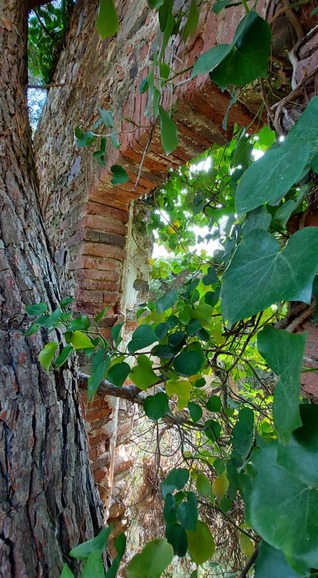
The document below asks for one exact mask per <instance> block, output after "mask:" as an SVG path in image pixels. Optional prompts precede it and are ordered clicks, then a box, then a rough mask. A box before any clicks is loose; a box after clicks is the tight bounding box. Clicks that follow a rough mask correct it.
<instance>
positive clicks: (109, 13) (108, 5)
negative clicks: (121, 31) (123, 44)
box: [96, 0, 118, 39]
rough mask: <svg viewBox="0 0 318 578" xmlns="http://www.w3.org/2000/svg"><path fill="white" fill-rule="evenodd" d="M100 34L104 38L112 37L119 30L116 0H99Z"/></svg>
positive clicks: (97, 26) (98, 30) (97, 25)
mask: <svg viewBox="0 0 318 578" xmlns="http://www.w3.org/2000/svg"><path fill="white" fill-rule="evenodd" d="M96 28H97V32H98V34H99V35H100V36H101V37H102V38H103V39H105V38H110V37H111V36H114V34H117V32H118V16H117V12H116V8H115V5H114V0H99V12H98V17H97V22H96Z"/></svg>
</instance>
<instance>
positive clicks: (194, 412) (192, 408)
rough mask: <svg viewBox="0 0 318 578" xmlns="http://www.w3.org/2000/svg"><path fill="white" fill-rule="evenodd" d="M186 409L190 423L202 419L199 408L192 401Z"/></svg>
mask: <svg viewBox="0 0 318 578" xmlns="http://www.w3.org/2000/svg"><path fill="white" fill-rule="evenodd" d="M188 408H189V412H190V416H191V419H192V421H193V422H194V423H197V421H199V420H200V419H201V417H202V409H201V407H200V406H199V405H198V404H197V403H194V401H189V403H188Z"/></svg>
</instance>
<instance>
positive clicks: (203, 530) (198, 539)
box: [187, 521, 215, 565]
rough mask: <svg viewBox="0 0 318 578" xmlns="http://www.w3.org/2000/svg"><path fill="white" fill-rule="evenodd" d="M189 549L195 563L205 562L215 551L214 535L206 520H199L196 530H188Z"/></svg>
mask: <svg viewBox="0 0 318 578" xmlns="http://www.w3.org/2000/svg"><path fill="white" fill-rule="evenodd" d="M187 536H188V549H189V552H190V555H191V558H192V560H193V562H194V563H195V564H198V565H199V564H203V563H204V562H206V561H207V560H209V559H210V558H212V556H213V554H214V551H215V544H214V540H213V536H212V534H211V532H210V530H209V528H208V526H207V525H206V523H205V522H200V521H199V522H198V523H197V529H196V531H195V532H190V531H189V530H188V531H187Z"/></svg>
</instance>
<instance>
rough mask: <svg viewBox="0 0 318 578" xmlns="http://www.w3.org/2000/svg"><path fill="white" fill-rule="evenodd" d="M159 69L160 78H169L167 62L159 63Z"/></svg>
mask: <svg viewBox="0 0 318 578" xmlns="http://www.w3.org/2000/svg"><path fill="white" fill-rule="evenodd" d="M159 70H160V76H161V78H163V79H165V80H166V79H167V78H169V74H170V66H169V64H167V63H166V62H162V63H161V64H160V67H159Z"/></svg>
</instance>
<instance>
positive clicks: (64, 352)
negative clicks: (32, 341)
mask: <svg viewBox="0 0 318 578" xmlns="http://www.w3.org/2000/svg"><path fill="white" fill-rule="evenodd" d="M73 350H74V348H73V345H66V346H65V347H63V349H62V351H61V353H60V354H59V356H58V358H57V360H56V361H55V363H54V367H61V365H63V363H65V361H66V360H67V358H68V357H69V355H70V353H71V352H72V351H73Z"/></svg>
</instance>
